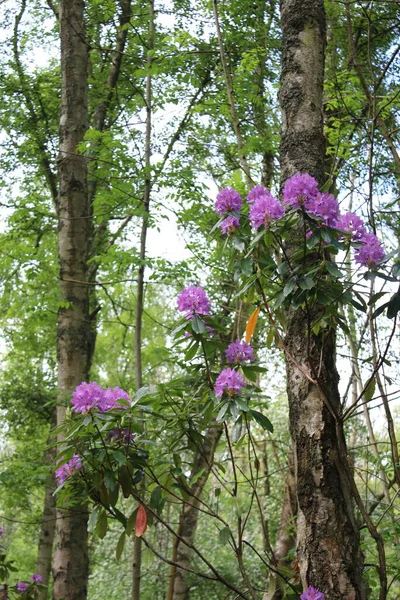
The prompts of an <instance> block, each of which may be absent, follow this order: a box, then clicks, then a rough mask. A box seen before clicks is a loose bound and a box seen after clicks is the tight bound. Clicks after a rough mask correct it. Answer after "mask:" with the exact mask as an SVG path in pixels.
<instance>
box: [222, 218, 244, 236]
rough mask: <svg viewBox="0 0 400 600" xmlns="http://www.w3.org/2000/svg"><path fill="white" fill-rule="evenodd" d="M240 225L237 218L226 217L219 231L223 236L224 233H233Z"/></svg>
mask: <svg viewBox="0 0 400 600" xmlns="http://www.w3.org/2000/svg"><path fill="white" fill-rule="evenodd" d="M239 225H240V221H239V219H238V218H237V217H231V216H229V217H226V219H224V220H223V221H222V223H221V231H222V233H223V234H224V235H225V234H226V233H233V232H234V231H235V229H237V228H238V227H239Z"/></svg>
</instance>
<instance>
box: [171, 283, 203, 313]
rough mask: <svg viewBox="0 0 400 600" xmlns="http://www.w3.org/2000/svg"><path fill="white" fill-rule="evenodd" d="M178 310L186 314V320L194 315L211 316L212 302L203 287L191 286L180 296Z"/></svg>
mask: <svg viewBox="0 0 400 600" xmlns="http://www.w3.org/2000/svg"><path fill="white" fill-rule="evenodd" d="M177 303H178V309H179V310H180V312H183V313H185V317H186V319H191V318H192V317H194V315H209V314H210V300H209V299H208V297H207V294H206V293H205V291H204V290H203V288H202V287H201V286H198V287H196V286H195V285H190V286H189V287H187V288H185V289H184V290H182V291H181V292H180V294H179V295H178V300H177Z"/></svg>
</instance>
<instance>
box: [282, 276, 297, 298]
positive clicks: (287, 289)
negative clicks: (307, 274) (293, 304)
mask: <svg viewBox="0 0 400 600" xmlns="http://www.w3.org/2000/svg"><path fill="white" fill-rule="evenodd" d="M296 287H297V277H292V279H289V281H288V282H287V283H286V285H285V287H284V288H283V295H284V296H285V298H286V296H289V294H291V293H292V292H293V290H294V289H295V288H296Z"/></svg>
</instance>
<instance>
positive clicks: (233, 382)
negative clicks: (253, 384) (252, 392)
mask: <svg viewBox="0 0 400 600" xmlns="http://www.w3.org/2000/svg"><path fill="white" fill-rule="evenodd" d="M244 387H246V382H245V380H244V378H243V375H242V374H241V373H238V372H237V371H235V369H231V368H229V367H228V368H227V369H223V371H221V373H220V374H219V375H218V377H217V381H216V382H215V386H214V391H215V394H216V396H218V397H221V396H222V394H223V393H224V392H226V393H227V394H228V396H230V397H231V398H232V397H233V396H234V395H235V394H240V392H241V389H242V388H244Z"/></svg>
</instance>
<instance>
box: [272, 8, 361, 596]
mask: <svg viewBox="0 0 400 600" xmlns="http://www.w3.org/2000/svg"><path fill="white" fill-rule="evenodd" d="M281 21H282V41H283V55H282V73H281V89H280V103H281V109H282V140H281V178H282V180H281V182H282V184H283V183H284V182H285V180H286V179H287V178H288V177H290V176H292V175H293V174H294V173H296V172H297V171H301V172H307V173H310V174H311V175H312V176H313V177H315V178H316V179H317V180H318V182H319V183H320V184H322V183H323V182H324V179H325V174H324V155H325V142H324V136H323V121H322V88H323V76H324V48H325V27H326V25H325V13H324V7H323V1H322V0H306V1H304V0H281ZM297 242H298V243H300V240H297ZM296 248H298V245H297V243H296V240H295V239H294V241H292V242H291V245H290V246H289V247H288V252H289V254H290V253H291V252H293V251H294V250H295V249H296ZM320 258H321V257H318V256H317V257H314V258H313V259H312V260H320ZM313 310H314V314H306V312H305V311H304V310H302V309H299V310H297V311H296V310H294V309H292V310H289V311H288V314H287V320H288V328H287V338H286V346H287V349H288V351H289V352H290V354H291V355H292V357H293V358H294V360H295V361H297V363H298V364H299V365H300V366H301V367H302V368H303V371H304V372H307V373H310V374H311V376H312V378H313V379H317V380H318V385H314V384H312V383H311V382H310V381H309V379H307V378H306V377H305V376H304V374H303V372H301V371H300V370H299V369H298V368H297V367H296V365H295V364H294V362H293V361H291V360H289V359H287V361H286V368H287V390H288V397H289V414H290V427H291V434H292V437H293V441H294V451H295V465H296V476H297V499H298V518H297V558H298V562H299V568H300V575H301V580H302V583H303V585H304V587H305V588H306V587H307V586H309V585H313V586H314V587H317V588H319V589H320V590H321V591H322V592H324V593H325V594H326V598H327V600H362V599H365V592H364V588H363V583H362V577H361V574H362V559H361V555H360V548H359V534H358V528H357V525H356V522H355V518H354V512H353V505H352V493H351V490H352V480H351V477H352V475H351V472H350V469H349V465H348V461H347V456H346V449H345V439H344V434H343V426H342V423H341V420H340V416H339V415H340V397H339V391H338V381H339V376H338V372H337V369H336V364H335V332H334V331H333V330H332V329H330V330H324V331H321V332H320V333H319V334H318V335H313V334H312V333H311V332H310V331H309V326H310V322H312V321H313V320H314V319H315V318H316V317H317V316H318V313H319V307H318V306H317V307H316V308H315V309H313Z"/></svg>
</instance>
